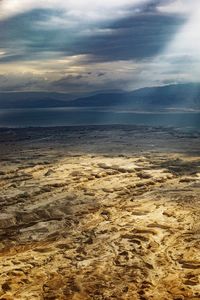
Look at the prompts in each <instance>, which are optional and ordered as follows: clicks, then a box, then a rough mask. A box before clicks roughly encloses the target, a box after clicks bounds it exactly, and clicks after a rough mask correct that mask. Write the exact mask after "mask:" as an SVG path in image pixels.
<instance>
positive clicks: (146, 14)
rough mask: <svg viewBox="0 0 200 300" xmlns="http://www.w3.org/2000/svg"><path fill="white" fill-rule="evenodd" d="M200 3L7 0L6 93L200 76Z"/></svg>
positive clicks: (1, 15) (0, 8)
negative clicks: (14, 90)
mask: <svg viewBox="0 0 200 300" xmlns="http://www.w3.org/2000/svg"><path fill="white" fill-rule="evenodd" d="M199 8H200V4H199V1H196V0H191V1H188V0H187V1H186V0H182V1H181V0H180V1H178V0H107V1H102V0H101V1H100V0H96V1H94V0H76V1H75V0H68V1H63V0H62V1H61V0H45V1H44V0H3V1H1V2H0V27H1V30H0V41H1V48H0V63H1V66H0V75H1V79H0V88H1V89H3V90H6V89H7V90H12V89H18V90H58V91H59V90H60V91H68V90H70V91H75V90H79V91H86V90H88V91H92V90H95V89H107V88H109V89H113V88H117V86H119V87H120V88H125V89H134V88H137V87H141V86H147V85H157V84H163V83H166V82H170V81H172V82H174V81H178V80H180V81H181V80H184V81H187V80H195V78H196V79H197V78H199V75H200V74H199V73H200V72H199V70H200V68H199V66H200V62H199V61H200V58H199V53H200V42H199V41H200V34H199V31H198V28H199V25H200V24H199V23H200V21H199V20H200V13H199Z"/></svg>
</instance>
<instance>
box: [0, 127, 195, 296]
mask: <svg viewBox="0 0 200 300" xmlns="http://www.w3.org/2000/svg"><path fill="white" fill-rule="evenodd" d="M36 132H37V131H36ZM148 132H149V131H148ZM3 133H4V139H3V138H2V141H1V152H2V153H1V169H0V187H1V188H0V207H1V212H0V270H1V275H0V286H1V288H0V299H1V300H11V299H14V300H22V299H24V300H25V299H31V300H39V299H44V300H53V299H60V300H61V299H73V300H82V299H83V300H90V299H97V300H103V299H105V300H108V299H124V300H125V299H126V300H128V299H130V300H137V299H141V300H145V299H146V300H147V299H152V300H161V299H162V300H165V299H166V300H168V299H175V300H182V299H200V243H199V242H200V168H199V165H200V164H199V161H200V160H199V157H198V155H197V154H196V152H197V148H198V145H197V140H196V136H195V137H194V139H190V149H191V150H192V149H193V148H194V149H195V151H194V153H195V154H194V153H192V154H191V153H188V151H185V152H183V151H182V153H181V152H180V151H179V152H176V151H167V150H166V148H164V150H163V151H160V150H159V151H155V149H154V151H152V149H144V151H143V152H141V151H133V152H132V153H131V152H130V149H129V151H128V152H126V151H125V150H126V149H127V148H126V147H125V146H123V147H122V149H123V151H122V150H120V149H119V151H116V150H115V152H114V153H111V154H109V153H107V154H106V153H105V151H100V150H102V149H101V147H104V149H105V147H106V145H105V137H102V132H101V135H99V136H100V138H99V139H98V141H97V143H96V147H97V149H98V150H99V151H94V150H95V149H94V145H93V146H92V151H91V149H90V148H89V146H88V149H89V150H88V151H86V150H85V151H83V152H82V153H80V148H79V147H80V144H76V145H74V149H79V150H78V152H76V151H75V150H74V149H71V150H73V151H71V150H70V151H71V152H69V148H70V147H69V145H68V144H67V143H66V145H65V147H64V142H63V144H62V143H60V142H59V143H58V140H57V141H56V136H55V133H54V135H53V138H52V135H50V136H51V139H52V140H50V142H49V141H46V140H43V138H42V137H39V138H38V137H37V139H36V141H35V142H34V136H31V137H30V143H29V139H28V142H26V141H27V140H26V141H24V139H23V138H22V139H21V140H20V139H19V136H18V135H19V134H18V133H16V132H15V131H14V130H13V131H11V132H7V131H5V132H3ZM112 133H113V131H112ZM136 133H137V134H139V131H137V130H135V131H134V132H132V138H133V139H134V142H133V140H132V141H131V142H132V143H138V144H139V140H138V137H137V134H136ZM67 134H69V133H67ZM70 134H71V133H70ZM129 134H130V132H129ZM173 134H174V133H173ZM2 136H3V135H2ZM77 136H78V133H77ZM79 136H80V138H82V135H81V133H80V132H79ZM86 136H87V134H86ZM170 136H171V135H170ZM8 137H9V138H8ZM62 137H63V135H62ZM65 137H66V136H65ZM110 137H111V135H110ZM123 137H124V135H122V139H123ZM148 137H149V135H148V134H147V135H146V139H147V140H148ZM44 138H45V137H44ZM118 138H119V135H118ZM129 138H130V136H129ZM175 139H176V141H177V144H178V141H179V139H178V137H177V136H176V137H175ZM63 140H64V138H63V139H62V141H63ZM110 140H111V141H112V139H111V138H110ZM162 141H163V140H162ZM162 141H161V142H162ZM183 142H185V143H186V137H184V141H183V138H182V139H180V143H183ZM70 143H72V144H73V142H72V141H70ZM113 143H114V146H115V147H116V140H115V139H114V142H113ZM128 143H129V141H128V140H127V144H128ZM163 143H164V141H163ZM192 143H194V145H193V146H194V147H193V148H192ZM91 144H92V143H91ZM91 144H90V145H91ZM102 144H103V146H102ZM147 144H148V143H147ZM147 144H146V145H147ZM177 144H176V146H177ZM186 144H187V143H186ZM120 145H121V144H120ZM61 146H62V147H61ZM111 146H112V145H111ZM81 147H82V146H81ZM116 148H117V147H116ZM130 148H131V146H130ZM98 152H99V153H98Z"/></svg>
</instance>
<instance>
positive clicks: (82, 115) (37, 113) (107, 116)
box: [0, 108, 200, 130]
mask: <svg viewBox="0 0 200 300" xmlns="http://www.w3.org/2000/svg"><path fill="white" fill-rule="evenodd" d="M101 124H102V125H103V124H129V125H149V126H164V127H179V128H188V129H190V128H191V129H195V130H200V113H199V112H171V113H167V112H165V113H163V112H158V113H146V112H142V113H136V112H120V111H103V110H102V111H97V110H94V109H73V108H48V109H1V110H0V127H30V126H31V127H38V126H39V127H44V126H67V125H101Z"/></svg>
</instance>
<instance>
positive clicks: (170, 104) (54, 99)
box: [0, 83, 200, 110]
mask: <svg viewBox="0 0 200 300" xmlns="http://www.w3.org/2000/svg"><path fill="white" fill-rule="evenodd" d="M48 107H86V108H88V107H96V108H100V107H104V108H111V107H116V108H121V109H122V108H124V109H132V110H160V109H186V110H189V109H193V110H199V109H200V84H197V83H188V84H176V85H167V86H160V87H149V88H142V89H138V90H135V91H131V92H119V91H118V92H109V93H98V94H94V95H91V96H87V97H83V98H77V99H73V95H70V94H60V93H36V92H35V93H26V92H24V93H17V92H12V93H10V92H9V93H6V92H5V93H0V108H48Z"/></svg>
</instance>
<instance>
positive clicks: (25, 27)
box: [0, 1, 184, 62]
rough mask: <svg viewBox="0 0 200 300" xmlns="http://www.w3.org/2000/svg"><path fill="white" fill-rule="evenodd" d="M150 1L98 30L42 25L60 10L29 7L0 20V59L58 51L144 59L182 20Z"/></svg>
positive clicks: (96, 57) (23, 58)
mask: <svg viewBox="0 0 200 300" xmlns="http://www.w3.org/2000/svg"><path fill="white" fill-rule="evenodd" d="M158 2H160V1H152V2H151V3H150V4H148V5H145V6H143V9H142V10H140V12H139V13H137V14H134V15H133V16H132V17H126V18H123V19H119V20H117V21H115V22H112V23H109V24H102V23H101V25H98V27H97V29H100V31H99V32H98V30H97V31H95V28H94V27H93V28H90V30H91V34H85V30H86V27H84V25H83V26H82V27H81V28H78V27H77V26H75V28H74V27H73V26H72V27H70V26H67V25H66V26H62V27H61V28H60V27H59V26H55V27H53V26H52V27H51V26H50V27H48V26H47V27H45V26H42V25H41V22H43V23H44V22H47V23H48V20H49V19H50V18H51V17H60V16H62V13H61V12H60V11H52V10H44V9H43V10H41V9H40V10H33V11H30V12H27V13H24V14H21V15H17V16H14V17H12V18H9V19H7V20H2V21H0V40H1V45H0V47H1V48H3V49H7V54H6V55H4V56H1V57H0V61H1V62H11V61H26V60H31V59H38V60H39V59H43V58H44V57H45V58H48V57H51V58H52V57H53V56H56V55H57V56H60V55H79V54H89V55H91V57H92V59H93V60H94V61H115V60H116V61H117V60H128V59H144V58H147V57H150V56H154V55H156V54H157V53H158V52H159V51H160V50H162V48H164V47H165V45H166V43H167V42H168V41H169V40H170V39H171V37H172V36H173V34H174V33H175V32H176V31H177V30H178V28H179V26H180V25H181V24H182V23H183V21H184V20H183V19H181V18H177V17H176V16H166V15H161V14H159V13H157V12H156V11H155V10H156V5H157V4H158Z"/></svg>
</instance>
